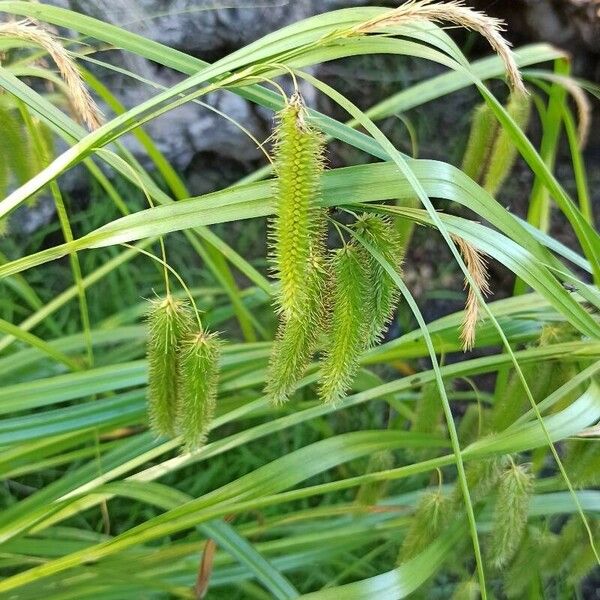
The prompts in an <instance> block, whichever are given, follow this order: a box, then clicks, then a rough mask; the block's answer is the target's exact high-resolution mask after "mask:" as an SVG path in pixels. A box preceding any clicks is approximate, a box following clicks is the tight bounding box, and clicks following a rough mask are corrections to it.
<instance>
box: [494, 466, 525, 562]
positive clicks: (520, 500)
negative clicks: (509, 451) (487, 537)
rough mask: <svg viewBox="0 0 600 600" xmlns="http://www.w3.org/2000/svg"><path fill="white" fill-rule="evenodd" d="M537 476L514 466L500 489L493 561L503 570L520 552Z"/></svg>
mask: <svg viewBox="0 0 600 600" xmlns="http://www.w3.org/2000/svg"><path fill="white" fill-rule="evenodd" d="M533 480H534V476H533V475H532V473H531V471H530V470H529V468H528V467H527V466H526V465H515V464H511V465H510V467H509V468H508V469H506V470H505V471H504V473H503V474H502V476H501V478H500V483H499V485H498V495H497V497H496V508H495V510H494V522H493V529H492V549H491V554H492V561H493V563H494V565H495V566H496V567H497V568H503V567H504V566H505V565H507V564H508V562H509V561H510V560H511V559H512V558H513V556H514V555H515V553H516V551H517V550H518V548H519V544H520V543H521V539H522V538H523V533H524V531H525V526H526V525H527V515H528V511H529V500H530V498H531V493H532V491H533Z"/></svg>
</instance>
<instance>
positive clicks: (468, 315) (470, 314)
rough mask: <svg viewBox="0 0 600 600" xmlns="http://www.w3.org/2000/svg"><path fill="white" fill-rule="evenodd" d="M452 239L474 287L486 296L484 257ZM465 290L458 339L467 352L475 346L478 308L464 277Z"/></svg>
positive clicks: (467, 244)
mask: <svg viewBox="0 0 600 600" xmlns="http://www.w3.org/2000/svg"><path fill="white" fill-rule="evenodd" d="M452 239H453V240H454V242H455V243H456V245H457V246H458V248H459V250H460V253H461V255H462V257H463V259H464V261H465V266H466V267H467V270H468V271H469V273H470V275H471V278H472V279H473V282H474V284H475V286H476V287H477V288H478V289H479V291H480V293H481V294H482V295H483V296H487V295H488V294H489V293H490V291H491V290H490V285H489V274H488V270H487V262H486V259H485V255H484V254H483V253H482V252H480V251H479V250H477V248H475V247H474V246H472V245H471V244H469V243H468V242H467V241H466V240H464V239H463V238H461V237H458V236H456V235H453V236H452ZM465 289H466V290H467V301H466V302H465V316H464V318H463V322H462V329H461V332H460V339H461V340H462V343H463V350H464V351H465V352H468V351H469V350H472V348H473V346H474V345H475V332H476V330H477V322H478V321H479V308H480V307H479V300H478V298H477V294H476V293H475V289H474V287H473V285H471V283H470V282H469V280H468V279H467V278H466V277H465Z"/></svg>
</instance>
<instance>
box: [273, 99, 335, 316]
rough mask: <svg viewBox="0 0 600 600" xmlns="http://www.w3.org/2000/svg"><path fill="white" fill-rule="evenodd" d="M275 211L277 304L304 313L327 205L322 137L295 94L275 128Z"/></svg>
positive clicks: (287, 313)
mask: <svg viewBox="0 0 600 600" xmlns="http://www.w3.org/2000/svg"><path fill="white" fill-rule="evenodd" d="M275 136H276V147H275V170H276V174H277V178H276V207H275V208H276V217H275V218H274V219H273V221H272V226H271V232H270V237H271V258H272V261H273V266H274V270H275V273H276V275H277V277H278V278H279V279H280V282H281V288H280V290H279V294H278V298H277V304H278V308H279V309H280V311H281V312H282V313H283V315H284V316H285V317H291V316H299V315H302V314H303V313H304V303H305V302H306V299H307V293H308V291H307V288H306V281H307V274H308V272H309V270H310V269H311V256H312V255H314V254H315V253H318V251H319V248H321V247H322V245H323V241H322V240H323V236H324V234H325V229H326V228H325V227H324V221H325V218H324V211H323V209H321V208H320V207H319V206H318V198H319V189H320V180H321V173H322V171H323V138H322V135H321V134H320V133H319V132H318V131H316V130H315V129H313V128H312V127H311V126H310V125H309V124H308V123H307V121H306V109H305V108H304V105H303V103H302V100H301V98H300V97H299V96H298V95H297V94H295V95H294V96H292V98H291V99H290V101H289V103H288V105H287V106H286V107H285V108H284V109H283V110H282V111H281V112H280V113H279V115H278V123H277V128H276V132H275Z"/></svg>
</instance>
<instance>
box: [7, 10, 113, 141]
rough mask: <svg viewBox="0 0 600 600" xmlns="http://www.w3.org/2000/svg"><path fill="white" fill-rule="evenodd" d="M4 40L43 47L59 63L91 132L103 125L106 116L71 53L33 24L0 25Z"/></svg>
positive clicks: (73, 102)
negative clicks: (13, 40)
mask: <svg viewBox="0 0 600 600" xmlns="http://www.w3.org/2000/svg"><path fill="white" fill-rule="evenodd" d="M0 36H4V37H13V38H17V39H19V40H24V41H27V42H30V43H32V44H36V45H37V46H41V47H42V48H43V49H44V50H46V52H48V54H49V55H50V56H51V57H52V60H53V61H54V62H55V63H56V66H57V67H58V70H59V71H60V74H61V77H62V78H63V80H64V82H65V84H66V86H67V89H68V93H69V101H70V103H71V105H72V106H73V110H74V111H75V113H76V114H77V118H78V119H79V120H80V121H82V122H83V123H86V124H87V126H88V127H89V128H90V129H92V130H93V129H97V128H98V127H100V124H101V122H102V112H101V111H100V109H99V108H98V106H97V105H96V103H95V102H94V100H93V98H92V97H91V95H90V93H89V91H88V89H87V87H86V85H85V83H84V81H83V79H82V77H81V74H80V73H79V69H78V68H77V64H76V63H75V61H74V60H73V57H72V56H71V54H70V52H69V51H68V50H67V49H66V48H64V47H63V45H62V44H61V43H60V42H59V41H58V40H57V39H56V38H55V37H54V36H53V35H52V34H50V33H49V32H48V31H46V30H45V29H43V28H42V27H39V26H38V25H35V24H34V23H32V22H30V21H19V22H16V23H2V24H0Z"/></svg>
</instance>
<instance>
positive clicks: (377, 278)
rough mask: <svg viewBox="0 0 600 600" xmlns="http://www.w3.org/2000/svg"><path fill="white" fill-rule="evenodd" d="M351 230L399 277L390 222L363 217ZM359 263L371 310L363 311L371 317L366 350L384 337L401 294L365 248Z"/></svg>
mask: <svg viewBox="0 0 600 600" xmlns="http://www.w3.org/2000/svg"><path fill="white" fill-rule="evenodd" d="M354 227H355V229H356V232H357V233H358V234H359V235H361V236H362V237H363V238H364V240H365V241H366V242H367V243H368V244H369V245H371V246H373V247H374V248H375V250H377V251H378V252H379V254H381V256H382V257H383V258H384V259H385V260H386V261H387V262H388V263H389V264H390V266H391V267H393V268H394V270H395V271H396V272H397V273H398V274H400V273H401V271H402V269H401V266H400V265H401V263H402V240H401V239H400V236H399V235H398V232H397V231H396V229H395V228H394V226H393V224H392V223H391V221H390V220H389V219H388V218H386V217H383V216H380V215H374V214H370V213H366V214H363V215H361V216H360V217H359V219H358V220H357V221H356V223H355V225H354ZM361 259H362V260H363V261H364V263H365V268H366V270H367V272H368V276H369V292H370V296H369V297H370V306H369V307H368V308H367V307H365V310H368V312H369V313H370V324H369V328H368V332H367V346H372V345H374V344H376V343H377V342H379V341H380V340H381V338H382V336H383V334H384V333H385V331H386V329H387V326H388V325H389V323H390V321H391V319H392V315H393V313H394V310H395V308H396V305H397V304H398V299H399V297H400V292H399V290H398V286H397V285H396V283H395V282H394V280H393V279H392V278H391V277H390V275H389V273H388V272H387V271H386V270H385V269H384V268H383V266H382V265H381V263H380V262H379V261H378V260H377V259H376V258H375V257H374V256H373V255H372V254H371V253H370V252H369V251H368V249H367V248H365V247H361Z"/></svg>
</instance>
